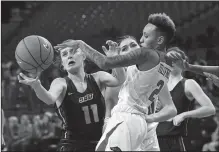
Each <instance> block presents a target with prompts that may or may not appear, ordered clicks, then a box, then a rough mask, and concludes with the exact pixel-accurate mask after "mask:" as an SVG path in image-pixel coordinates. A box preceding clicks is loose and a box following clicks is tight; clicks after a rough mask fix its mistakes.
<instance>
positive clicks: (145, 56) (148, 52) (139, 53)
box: [55, 40, 159, 70]
mask: <svg viewBox="0 0 219 152" xmlns="http://www.w3.org/2000/svg"><path fill="white" fill-rule="evenodd" d="M75 45H77V46H78V47H80V49H81V50H82V51H83V52H84V53H85V54H86V57H87V58H89V59H90V60H91V61H93V62H94V63H95V64H96V65H97V66H98V67H100V68H101V69H104V70H108V69H113V68H117V67H127V66H130V65H135V64H142V63H145V62H147V61H152V62H156V63H157V61H158V60H159V56H158V54H157V53H156V52H155V51H154V50H152V49H148V48H144V47H142V48H138V49H134V50H132V51H130V52H129V53H127V54H125V55H116V56H113V57H107V56H105V55H103V54H101V53H100V52H98V51H96V50H95V49H93V48H92V47H91V46H89V45H87V44H86V43H85V42H83V41H81V40H69V41H67V42H65V43H62V44H58V45H57V46H55V49H59V48H65V47H72V46H75Z"/></svg>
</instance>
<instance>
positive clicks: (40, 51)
mask: <svg viewBox="0 0 219 152" xmlns="http://www.w3.org/2000/svg"><path fill="white" fill-rule="evenodd" d="M37 39H38V41H39V45H40V59H41V61H42V62H44V61H43V59H42V54H41V51H42V50H41V43H40V39H39V38H38V36H37Z"/></svg>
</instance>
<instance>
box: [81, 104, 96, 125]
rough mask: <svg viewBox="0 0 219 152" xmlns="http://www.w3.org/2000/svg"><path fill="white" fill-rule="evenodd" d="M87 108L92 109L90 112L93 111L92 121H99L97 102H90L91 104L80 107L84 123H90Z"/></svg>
mask: <svg viewBox="0 0 219 152" xmlns="http://www.w3.org/2000/svg"><path fill="white" fill-rule="evenodd" d="M89 108H90V109H91V110H92V113H93V116H94V122H99V116H98V111H97V104H92V105H89V106H84V107H82V110H83V111H84V118H85V122H86V124H90V123H91V116H90V112H89Z"/></svg>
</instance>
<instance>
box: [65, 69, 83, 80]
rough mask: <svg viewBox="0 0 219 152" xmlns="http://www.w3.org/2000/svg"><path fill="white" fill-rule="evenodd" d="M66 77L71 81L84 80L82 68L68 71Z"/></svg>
mask: <svg viewBox="0 0 219 152" xmlns="http://www.w3.org/2000/svg"><path fill="white" fill-rule="evenodd" d="M68 77H69V78H70V79H71V80H72V81H77V82H84V78H85V72H84V70H82V69H80V70H78V72H75V73H68Z"/></svg>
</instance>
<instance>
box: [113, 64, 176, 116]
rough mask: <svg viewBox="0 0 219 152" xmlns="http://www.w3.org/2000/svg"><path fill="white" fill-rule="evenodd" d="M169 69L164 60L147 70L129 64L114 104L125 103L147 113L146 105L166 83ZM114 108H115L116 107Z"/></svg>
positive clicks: (156, 96)
mask: <svg viewBox="0 0 219 152" xmlns="http://www.w3.org/2000/svg"><path fill="white" fill-rule="evenodd" d="M171 70H172V68H171V67H170V66H169V65H167V64H166V63H164V62H160V63H159V64H158V65H157V66H155V67H154V68H152V69H150V70H148V71H140V70H138V68H137V67H136V65H133V66H129V67H128V68H127V78H126V81H125V82H124V84H123V85H122V87H121V89H120V92H119V101H118V104H117V105H116V106H119V105H124V104H125V105H128V106H131V107H132V108H134V109H136V110H137V111H138V112H140V113H142V114H148V107H149V106H150V105H151V103H152V102H156V101H157V100H158V94H159V92H160V91H161V89H162V88H163V86H164V84H166V83H167V81H168V79H169V75H170V72H171ZM120 107H121V106H120ZM114 108H115V109H114V110H116V107H114ZM118 109H121V108H118ZM116 111H118V110H116Z"/></svg>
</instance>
